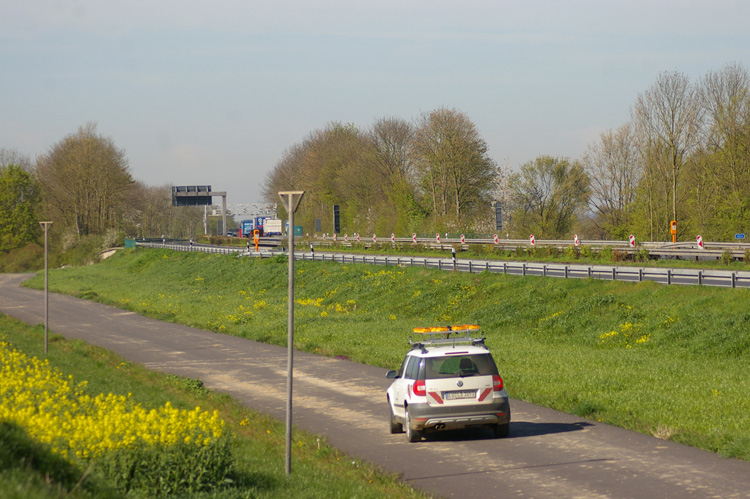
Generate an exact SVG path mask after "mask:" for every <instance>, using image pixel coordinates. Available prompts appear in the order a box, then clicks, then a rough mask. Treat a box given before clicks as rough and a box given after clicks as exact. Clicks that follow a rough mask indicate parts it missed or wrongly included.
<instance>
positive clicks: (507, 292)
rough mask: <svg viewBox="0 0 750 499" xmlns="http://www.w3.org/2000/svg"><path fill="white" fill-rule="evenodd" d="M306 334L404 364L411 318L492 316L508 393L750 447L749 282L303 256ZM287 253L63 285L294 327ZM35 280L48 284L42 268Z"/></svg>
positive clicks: (58, 280)
mask: <svg viewBox="0 0 750 499" xmlns="http://www.w3.org/2000/svg"><path fill="white" fill-rule="evenodd" d="M295 272H296V274H297V275H296V276H295V285H296V290H295V299H296V306H295V322H296V324H295V347H296V348H299V349H301V350H306V351H309V352H316V353H319V354H324V355H343V356H346V357H348V358H350V359H352V360H354V361H357V362H362V363H367V364H372V365H378V366H382V367H386V368H396V367H397V366H398V365H399V362H400V361H401V359H402V357H403V354H404V351H405V350H406V342H407V339H408V336H409V331H411V329H412V328H413V327H416V326H425V325H437V324H450V323H467V322H474V323H479V324H481V325H482V327H483V329H484V330H485V332H486V334H487V343H488V345H489V347H490V349H491V350H492V351H493V353H494V355H495V357H496V359H497V361H498V364H499V367H500V370H501V373H502V374H503V376H504V378H505V381H506V386H507V387H508V390H509V393H510V394H511V396H513V397H517V398H521V399H524V400H527V401H530V402H534V403H538V404H542V405H546V406H548V407H552V408H555V409H558V410H562V411H566V412H570V413H575V414H578V415H580V416H583V417H587V418H591V419H595V420H599V421H604V422H608V423H611V424H616V425H619V426H623V427H625V428H629V429H633V430H637V431H640V432H643V433H647V434H651V435H654V436H657V437H660V438H667V439H670V440H674V441H677V442H682V443H686V444H689V445H693V446H697V447H701V448H704V449H708V450H711V451H714V452H719V453H721V454H723V455H726V456H731V457H737V458H741V459H746V460H750V440H749V439H748V435H750V379H748V377H747V376H746V366H747V365H748V361H749V360H750V328H749V327H748V326H750V313H749V312H748V308H747V304H748V299H749V298H750V292H748V290H745V289H724V288H708V287H693V286H663V285H659V284H655V283H652V282H642V283H623V282H612V281H599V280H572V279H568V280H564V279H549V278H541V277H526V278H522V277H516V276H504V275H497V274H489V273H482V274H463V273H453V272H441V271H437V270H432V269H425V268H416V267H410V268H400V267H381V266H371V265H360V264H356V265H347V264H339V263H332V262H310V261H303V262H297V263H296V266H295ZM286 273H287V265H286V259H285V258H272V259H265V260H261V259H250V258H239V259H238V258H236V257H233V256H224V255H207V254H198V253H178V252H172V251H169V250H137V251H130V252H125V253H122V254H119V255H116V256H114V257H112V258H110V259H109V260H107V261H106V262H104V263H102V264H98V265H94V266H89V267H81V268H75V269H62V270H57V271H54V272H51V273H50V286H51V289H52V290H54V291H59V292H65V293H71V294H76V295H78V296H81V297H86V298H89V299H96V300H99V301H102V302H105V303H109V304H112V305H116V306H120V307H123V308H126V309H129V310H133V311H135V312H138V313H141V314H144V315H149V316H151V317H156V318H159V319H166V320H171V321H175V322H180V323H183V324H188V325H191V326H194V327H199V328H203V329H210V330H213V331H217V332H222V333H227V334H234V335H237V336H241V337H246V338H250V339H253V340H257V341H263V342H268V343H274V344H278V345H284V344H285V343H286V317H287V315H286V313H287V305H286V295H287V275H286ZM31 284H32V285H35V286H41V285H43V280H42V279H41V278H39V277H36V278H35V279H34V280H32V281H31Z"/></svg>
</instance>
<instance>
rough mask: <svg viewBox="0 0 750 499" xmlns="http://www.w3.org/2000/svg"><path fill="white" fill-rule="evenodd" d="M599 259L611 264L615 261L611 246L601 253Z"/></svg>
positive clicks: (604, 248)
mask: <svg viewBox="0 0 750 499" xmlns="http://www.w3.org/2000/svg"><path fill="white" fill-rule="evenodd" d="M599 259H600V260H601V261H603V262H611V261H612V260H613V259H614V255H613V254H612V248H610V247H609V246H605V247H603V248H602V249H601V251H600V252H599Z"/></svg>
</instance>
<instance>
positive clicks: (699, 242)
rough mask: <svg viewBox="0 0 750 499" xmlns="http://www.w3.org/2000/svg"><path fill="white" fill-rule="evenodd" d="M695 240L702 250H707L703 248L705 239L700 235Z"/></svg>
mask: <svg viewBox="0 0 750 499" xmlns="http://www.w3.org/2000/svg"><path fill="white" fill-rule="evenodd" d="M695 240H696V241H698V247H699V248H700V249H706V248H704V247H703V238H702V237H701V236H700V235H698V236H697V237H696V238H695Z"/></svg>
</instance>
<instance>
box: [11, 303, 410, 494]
mask: <svg viewBox="0 0 750 499" xmlns="http://www.w3.org/2000/svg"><path fill="white" fill-rule="evenodd" d="M0 341H5V342H8V343H10V344H11V345H12V347H13V348H15V349H16V350H19V351H21V352H24V353H26V355H27V356H29V357H31V356H38V357H44V354H43V327H41V326H34V327H32V326H28V325H25V324H22V323H19V322H18V321H15V320H14V319H11V318H9V317H6V316H2V315H0ZM49 346H50V348H49V354H48V356H47V359H49V361H50V365H51V367H52V368H54V369H57V370H59V371H61V372H62V373H63V375H64V378H65V379H67V378H68V376H72V377H73V379H74V380H75V383H78V382H80V381H87V382H88V383H87V386H86V388H85V392H86V393H88V394H90V395H92V396H95V395H97V394H99V393H104V394H107V393H115V394H121V395H124V394H127V393H131V394H132V398H133V399H135V400H136V401H138V403H139V404H140V405H142V406H144V407H146V408H158V407H161V406H164V404H165V403H167V402H170V403H171V405H172V406H174V407H175V408H177V409H185V410H193V409H194V408H195V407H196V406H200V407H201V409H202V410H209V411H213V410H214V409H216V410H218V411H219V412H220V414H221V417H222V419H223V420H224V421H225V422H226V426H227V427H228V428H229V429H230V434H231V435H234V437H233V438H232V440H231V456H232V465H233V470H234V471H233V472H232V473H231V474H230V477H231V480H232V481H231V482H228V483H225V484H221V485H219V486H218V487H217V488H216V489H214V490H212V491H210V492H201V493H194V494H188V496H189V497H198V498H200V497H205V498H209V497H210V498H215V499H234V498H245V497H249V498H263V497H310V498H321V497H326V498H329V497H342V498H349V497H372V498H376V497H425V496H424V495H423V494H421V493H418V492H415V491H413V490H412V489H410V488H409V487H407V486H406V485H404V484H403V483H401V482H400V481H399V480H398V479H397V477H395V476H393V475H387V474H383V473H381V472H380V471H379V470H378V469H377V468H375V467H374V466H371V465H369V464H368V463H363V462H361V461H359V460H352V459H351V458H348V457H346V456H345V455H342V454H341V453H339V452H338V451H337V450H335V449H333V448H331V447H330V446H328V445H327V444H326V443H325V441H324V440H323V441H321V440H319V439H318V437H316V436H314V435H310V434H307V433H304V432H301V431H296V432H295V434H294V445H293V473H292V476H291V477H289V478H287V477H286V476H285V474H284V449H285V447H284V441H285V428H284V425H283V423H281V422H278V421H275V420H273V419H272V418H270V417H268V416H264V415H261V414H258V413H256V412H254V411H252V410H249V409H247V408H245V407H242V406H241V405H240V404H238V403H237V402H235V401H234V400H232V399H231V398H230V397H229V396H226V395H220V394H215V393H212V392H210V391H208V390H206V389H205V388H203V387H202V385H201V384H200V382H198V381H197V380H191V379H186V378H179V377H176V376H171V375H163V374H160V373H156V372H152V371H148V370H146V369H144V368H142V367H141V366H138V365H133V364H130V363H128V362H126V361H124V360H123V359H121V358H120V357H118V356H116V355H114V354H113V353H111V352H109V351H107V350H104V349H101V348H97V347H93V346H90V345H88V344H86V343H84V342H82V341H78V340H75V341H68V340H65V339H63V338H62V337H60V336H57V335H52V336H51V341H50V345H49ZM29 381H32V380H29ZM64 423H65V422H62V421H55V420H54V418H53V419H50V420H49V424H50V425H53V426H54V425H60V424H64ZM93 464H94V468H93V471H92V468H89V467H88V466H86V465H85V463H84V466H83V467H79V466H76V465H74V464H72V463H70V462H68V461H66V459H64V458H63V457H62V456H60V455H59V454H56V453H52V452H50V450H49V448H48V447H46V446H43V445H40V444H39V443H37V442H34V441H33V440H32V439H31V438H29V436H28V435H27V434H26V432H25V431H23V430H22V429H20V428H18V427H17V426H12V425H8V424H7V423H0V498H19V499H35V498H38V499H49V498H59V497H72V498H84V497H92V498H93V497H95V498H99V497H111V498H119V497H136V498H137V497H154V496H155V495H156V494H157V493H158V488H157V489H156V490H154V489H151V490H148V491H146V492H144V491H143V490H142V489H141V490H139V489H136V490H131V492H130V493H129V494H127V496H125V495H123V493H122V491H121V490H118V489H117V488H116V487H115V486H114V482H113V481H111V480H110V479H108V477H106V476H103V475H102V474H101V473H96V469H97V468H96V464H97V459H95V460H94V461H93ZM162 467H163V466H162ZM82 468H85V469H82ZM154 478H157V479H158V478H159V477H154ZM162 478H163V476H162ZM180 497H183V495H182V494H180Z"/></svg>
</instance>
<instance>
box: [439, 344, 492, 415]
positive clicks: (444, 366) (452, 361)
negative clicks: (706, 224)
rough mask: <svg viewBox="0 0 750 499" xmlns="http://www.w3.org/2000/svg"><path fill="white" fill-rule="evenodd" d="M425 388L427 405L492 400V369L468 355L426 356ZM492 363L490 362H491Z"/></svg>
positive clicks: (485, 402)
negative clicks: (430, 357)
mask: <svg viewBox="0 0 750 499" xmlns="http://www.w3.org/2000/svg"><path fill="white" fill-rule="evenodd" d="M427 364H428V365H427V366H426V369H425V387H426V390H427V403H428V405H430V406H445V407H450V406H462V405H477V404H479V405H481V404H490V403H492V383H493V380H492V370H493V369H494V370H496V368H494V366H493V367H488V366H487V365H486V361H483V359H478V358H477V356H475V355H471V354H453V355H450V356H445V357H441V358H432V359H427ZM493 364H494V363H493Z"/></svg>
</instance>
